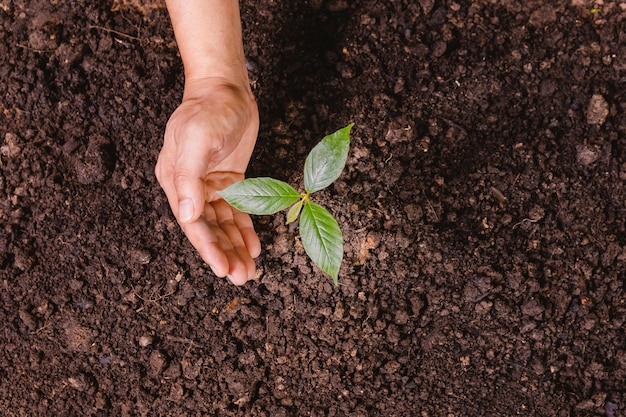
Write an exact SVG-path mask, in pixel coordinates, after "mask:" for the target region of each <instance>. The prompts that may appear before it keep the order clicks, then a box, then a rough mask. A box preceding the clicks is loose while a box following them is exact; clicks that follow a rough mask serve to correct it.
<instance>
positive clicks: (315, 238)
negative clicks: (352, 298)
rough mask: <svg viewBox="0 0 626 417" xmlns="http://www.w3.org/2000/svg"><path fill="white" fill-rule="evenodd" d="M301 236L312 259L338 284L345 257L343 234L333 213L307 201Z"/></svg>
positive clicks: (303, 212)
mask: <svg viewBox="0 0 626 417" xmlns="http://www.w3.org/2000/svg"><path fill="white" fill-rule="evenodd" d="M300 236H301V237H302V246H304V250H305V251H306V253H307V254H308V255H309V257H310V258H311V260H312V261H313V262H314V263H315V264H316V265H317V266H318V267H320V269H321V270H322V271H324V272H326V273H327V274H328V275H330V276H331V277H332V278H333V281H334V282H335V284H336V283H337V280H338V275H339V267H340V266H341V260H342V259H343V236H342V234H341V229H340V228H339V224H337V221H336V220H335V219H334V218H333V216H332V214H330V213H329V212H328V210H326V209H325V208H324V207H322V206H320V205H318V204H315V203H312V202H310V201H308V202H306V203H305V204H304V207H303V208H302V213H301V215H300Z"/></svg>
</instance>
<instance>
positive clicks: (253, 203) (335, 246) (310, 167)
mask: <svg viewBox="0 0 626 417" xmlns="http://www.w3.org/2000/svg"><path fill="white" fill-rule="evenodd" d="M352 126H354V123H352V124H350V125H348V126H346V127H344V128H343V129H340V130H338V131H336V132H335V133H332V134H330V135H328V136H326V137H324V139H322V140H321V142H320V143H318V144H317V145H316V146H315V147H314V148H313V149H312V150H311V152H310V153H309V155H308V156H307V157H306V161H305V162H304V192H303V193H300V192H299V191H297V190H296V189H295V188H293V187H292V186H291V185H289V184H287V183H286V182H283V181H279V180H277V179H274V178H269V177H262V178H248V179H245V180H243V181H240V182H238V183H235V184H233V185H231V186H230V187H228V188H226V189H225V190H223V191H220V192H219V194H220V195H221V196H222V197H223V198H224V200H226V201H227V202H228V203H229V204H230V205H232V206H233V207H235V208H237V209H238V210H241V211H243V212H246V213H249V214H256V215H267V214H274V213H277V212H279V211H281V210H284V209H286V208H287V207H290V206H291V207H290V208H289V211H288V212H287V223H291V222H294V221H296V220H297V219H298V217H300V237H301V238H302V246H304V250H305V251H306V253H307V255H309V258H311V260H312V261H313V262H314V263H315V264H316V265H317V266H318V267H319V268H320V269H321V270H322V271H324V272H326V273H327V274H328V275H330V276H331V277H332V278H333V281H334V283H335V284H337V281H338V275H339V267H340V266H341V261H342V259H343V235H342V233H341V229H340V228H339V225H338V224H337V221H336V220H335V218H334V217H333V216H332V214H330V213H329V212H328V210H326V209H325V208H324V207H322V206H320V205H319V204H316V203H314V202H313V201H311V194H312V193H314V192H316V191H319V190H323V189H324V188H326V187H328V186H329V185H330V184H332V183H333V182H334V181H335V180H336V179H337V178H338V177H339V175H340V174H341V171H343V167H344V166H345V164H346V159H347V158H348V149H349V148H350V129H352Z"/></svg>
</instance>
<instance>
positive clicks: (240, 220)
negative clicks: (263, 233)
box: [233, 208, 261, 258]
mask: <svg viewBox="0 0 626 417" xmlns="http://www.w3.org/2000/svg"><path fill="white" fill-rule="evenodd" d="M233 211H234V214H233V220H234V222H235V225H236V226H237V228H238V229H239V232H240V233H241V237H242V238H243V242H244V244H245V246H246V249H247V251H248V254H249V255H250V256H251V257H252V258H256V257H257V256H259V255H260V254H261V241H260V240H259V236H258V235H257V234H256V232H255V231H254V225H253V224H252V219H251V218H250V216H249V215H248V214H246V213H242V212H241V211H239V210H237V209H235V208H233Z"/></svg>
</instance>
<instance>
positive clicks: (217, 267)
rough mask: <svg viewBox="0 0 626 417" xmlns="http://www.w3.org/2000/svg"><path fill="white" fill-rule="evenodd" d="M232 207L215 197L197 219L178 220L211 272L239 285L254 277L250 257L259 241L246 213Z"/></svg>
mask: <svg viewBox="0 0 626 417" xmlns="http://www.w3.org/2000/svg"><path fill="white" fill-rule="evenodd" d="M233 210H234V209H233V208H232V207H230V206H229V205H228V203H226V202H225V201H224V200H218V201H215V202H213V203H212V204H207V205H206V206H205V210H204V214H203V216H202V217H200V218H199V219H198V220H197V221H195V222H192V223H182V224H181V227H182V229H183V231H184V232H185V235H187V238H188V239H189V242H191V244H192V245H193V246H194V248H196V250H197V251H198V253H199V254H200V256H201V257H202V259H203V260H204V261H205V262H206V263H207V264H208V265H209V266H210V267H211V269H212V270H213V272H214V273H215V275H217V276H219V277H224V276H225V277H227V278H228V279H229V281H231V282H232V283H233V284H235V285H243V284H245V283H246V282H247V281H248V280H250V279H253V278H254V274H255V272H256V265H255V263H254V259H253V257H256V256H258V254H259V253H260V251H261V244H260V242H259V239H258V237H257V236H256V233H254V228H253V226H252V220H250V217H249V216H247V215H244V213H241V212H239V211H237V212H236V213H233ZM246 217H247V219H246ZM240 225H242V226H243V229H240ZM249 248H251V249H249Z"/></svg>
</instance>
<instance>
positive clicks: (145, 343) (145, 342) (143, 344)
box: [139, 336, 154, 347]
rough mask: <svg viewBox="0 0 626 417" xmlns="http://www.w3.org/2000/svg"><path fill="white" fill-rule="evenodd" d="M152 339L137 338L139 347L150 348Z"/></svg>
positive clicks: (147, 337) (146, 337) (148, 337)
mask: <svg viewBox="0 0 626 417" xmlns="http://www.w3.org/2000/svg"><path fill="white" fill-rule="evenodd" d="M153 340H154V339H153V338H152V336H141V337H140V338H139V346H141V347H147V346H150V345H151V344H152V342H153Z"/></svg>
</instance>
